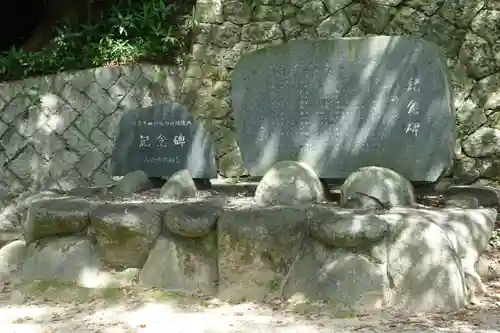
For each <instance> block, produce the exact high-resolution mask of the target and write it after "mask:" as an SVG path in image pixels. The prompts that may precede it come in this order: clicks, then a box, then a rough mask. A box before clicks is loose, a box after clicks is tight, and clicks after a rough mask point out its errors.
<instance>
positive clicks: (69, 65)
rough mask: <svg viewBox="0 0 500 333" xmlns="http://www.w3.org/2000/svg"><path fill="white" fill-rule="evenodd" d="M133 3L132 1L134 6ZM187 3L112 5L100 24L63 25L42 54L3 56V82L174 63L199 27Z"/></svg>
mask: <svg viewBox="0 0 500 333" xmlns="http://www.w3.org/2000/svg"><path fill="white" fill-rule="evenodd" d="M131 3H132V2H131ZM187 6H189V5H186V3H184V4H183V3H182V2H181V1H178V3H169V4H166V3H165V0H137V1H134V2H133V3H132V4H120V5H114V6H111V7H110V8H109V9H107V10H106V11H104V12H103V13H102V15H101V18H100V19H99V20H95V22H94V23H92V24H88V25H80V26H73V25H72V24H71V23H69V22H60V24H59V25H58V26H57V27H56V28H55V33H54V38H53V39H52V41H51V42H50V43H49V44H48V45H47V46H46V47H45V48H44V49H43V50H41V51H39V52H27V51H24V50H23V49H21V48H17V47H13V48H12V49H10V50H9V51H8V52H7V53H5V54H3V55H2V56H0V79H2V80H4V81H6V80H17V79H23V78H26V77H29V76H36V75H47V74H53V73H57V72H60V71H65V70H76V69H84V68H93V67H98V66H103V65H107V64H123V63H130V62H150V63H156V64H170V63H174V62H176V60H177V58H178V56H179V55H180V54H182V53H183V51H184V50H186V48H187V46H188V43H189V38H188V37H189V32H190V30H191V29H192V28H193V26H194V25H195V24H196V22H195V21H194V19H192V18H191V19H190V18H189V15H187V14H189V13H192V12H191V9H192V8H187Z"/></svg>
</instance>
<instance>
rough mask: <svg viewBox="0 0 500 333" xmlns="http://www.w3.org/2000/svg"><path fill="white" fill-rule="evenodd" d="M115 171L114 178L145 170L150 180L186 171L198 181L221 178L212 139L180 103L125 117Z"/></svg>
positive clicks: (116, 149) (114, 157)
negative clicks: (199, 179)
mask: <svg viewBox="0 0 500 333" xmlns="http://www.w3.org/2000/svg"><path fill="white" fill-rule="evenodd" d="M111 168H112V174H113V175H114V176H123V175H125V174H126V173H128V172H131V171H134V170H143V171H144V172H146V173H147V174H148V176H150V177H162V176H171V175H172V174H173V173H175V172H176V171H178V170H182V169H187V170H189V172H190V174H191V175H192V176H193V177H195V178H214V177H216V175H217V173H216V168H215V159H214V148H213V142H212V139H211V137H210V136H209V134H208V133H207V132H206V131H205V130H204V128H203V127H202V126H201V125H200V124H199V123H198V122H197V121H196V120H195V119H194V118H193V117H192V116H190V115H189V114H188V112H187V110H186V109H185V108H184V107H183V106H182V105H180V104H178V103H164V104H162V105H159V106H155V107H150V108H146V109H140V110H134V111H129V112H127V113H126V114H124V115H123V117H122V119H121V121H120V130H119V132H118V135H117V137H116V142H115V147H114V149H113V154H112V157H111Z"/></svg>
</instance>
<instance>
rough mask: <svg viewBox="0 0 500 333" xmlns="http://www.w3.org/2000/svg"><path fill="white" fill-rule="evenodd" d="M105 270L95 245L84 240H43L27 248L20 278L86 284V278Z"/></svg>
mask: <svg viewBox="0 0 500 333" xmlns="http://www.w3.org/2000/svg"><path fill="white" fill-rule="evenodd" d="M101 268H102V265H101V262H100V260H99V253H98V251H97V249H96V248H95V247H94V245H93V244H92V241H90V240H89V239H86V238H83V237H74V236H68V237H61V238H52V239H46V240H41V241H39V242H35V243H31V244H30V245H29V246H28V249H27V252H26V257H25V259H24V261H23V264H22V266H21V268H20V269H19V271H18V275H19V277H20V278H21V279H24V280H28V281H30V280H50V281H54V280H56V281H64V282H76V283H78V284H85V277H86V274H89V275H91V272H93V271H96V270H100V269H101Z"/></svg>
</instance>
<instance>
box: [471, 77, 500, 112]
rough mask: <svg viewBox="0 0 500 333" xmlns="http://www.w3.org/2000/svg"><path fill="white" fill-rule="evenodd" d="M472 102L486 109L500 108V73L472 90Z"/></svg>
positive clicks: (480, 82)
mask: <svg viewBox="0 0 500 333" xmlns="http://www.w3.org/2000/svg"><path fill="white" fill-rule="evenodd" d="M471 96H472V100H473V101H474V102H476V103H477V105H479V106H480V107H482V108H484V109H492V110H493V109H497V108H499V107H500V73H497V74H494V75H490V76H488V77H486V78H484V79H482V80H481V81H479V83H478V84H477V85H476V86H475V87H474V89H472V92H471Z"/></svg>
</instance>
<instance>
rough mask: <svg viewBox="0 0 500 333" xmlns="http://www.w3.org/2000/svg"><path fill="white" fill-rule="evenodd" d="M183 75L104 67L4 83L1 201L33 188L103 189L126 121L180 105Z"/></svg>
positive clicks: (0, 100)
mask: <svg viewBox="0 0 500 333" xmlns="http://www.w3.org/2000/svg"><path fill="white" fill-rule="evenodd" d="M181 84H182V70H179V69H176V68H166V67H157V66H146V65H141V66H121V67H105V68H98V69H92V70H85V71H79V72H73V73H61V74H58V75H54V76H48V77H39V78H34V79H29V80H24V81H19V82H14V83H7V84H2V85H0V110H1V111H0V163H1V165H2V169H1V171H0V195H1V196H2V197H1V198H0V201H4V200H2V199H8V198H12V197H13V196H15V195H16V194H18V193H20V192H22V191H23V190H26V189H28V188H30V187H34V188H45V187H47V186H56V187H60V188H68V187H72V186H75V185H104V184H106V183H107V182H109V181H110V174H109V169H108V168H109V165H108V164H109V158H110V156H111V150H112V148H113V144H114V143H113V140H114V138H115V136H116V132H117V125H118V122H119V120H120V117H121V115H122V114H123V112H124V111H126V110H128V109H134V108H138V107H146V106H149V105H152V104H157V103H161V102H163V101H169V100H177V98H178V96H179V92H180V89H181Z"/></svg>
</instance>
